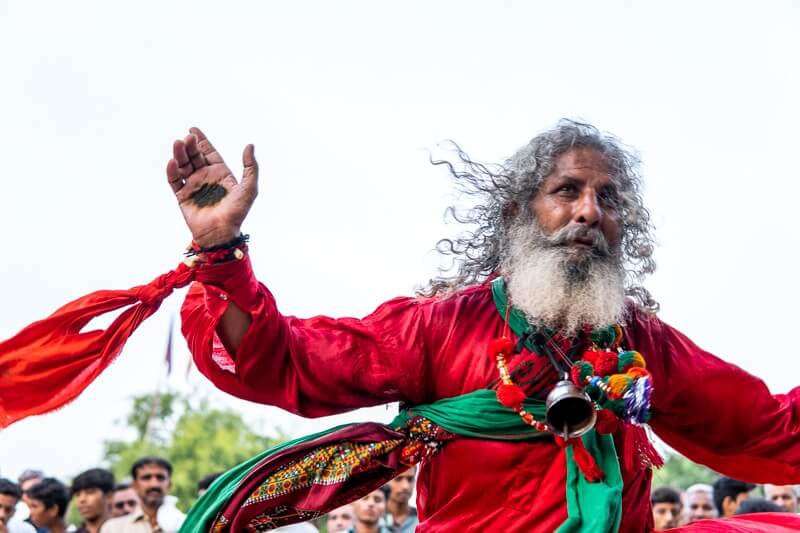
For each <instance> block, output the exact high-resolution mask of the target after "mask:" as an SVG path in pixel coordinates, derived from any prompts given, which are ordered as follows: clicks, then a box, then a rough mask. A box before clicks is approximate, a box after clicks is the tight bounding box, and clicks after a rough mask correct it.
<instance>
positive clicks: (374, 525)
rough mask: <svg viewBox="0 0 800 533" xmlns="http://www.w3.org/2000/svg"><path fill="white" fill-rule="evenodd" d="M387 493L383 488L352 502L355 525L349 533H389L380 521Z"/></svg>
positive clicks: (384, 512)
mask: <svg viewBox="0 0 800 533" xmlns="http://www.w3.org/2000/svg"><path fill="white" fill-rule="evenodd" d="M388 492H389V491H388V489H387V488H386V487H385V486H384V487H382V488H380V489H377V490H373V491H372V492H370V493H369V494H367V495H366V496H364V497H363V498H359V499H358V500H356V501H354V502H353V515H355V523H354V524H353V528H352V529H351V530H350V531H351V533H391V531H390V530H389V529H388V528H387V527H386V526H384V525H383V524H382V521H383V520H382V519H383V517H384V515H385V514H386V495H387V494H388Z"/></svg>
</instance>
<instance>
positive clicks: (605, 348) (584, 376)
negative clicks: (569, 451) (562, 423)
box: [488, 278, 653, 480]
mask: <svg viewBox="0 0 800 533" xmlns="http://www.w3.org/2000/svg"><path fill="white" fill-rule="evenodd" d="M492 295H493V297H494V300H495V304H496V305H497V308H498V311H499V312H500V313H501V315H502V316H503V318H504V322H505V325H504V328H503V334H502V335H501V336H500V337H498V338H495V339H492V340H491V341H490V342H489V346H488V355H489V357H490V358H491V359H492V360H493V361H494V362H495V364H496V365H497V370H498V372H499V374H500V380H501V382H502V383H501V384H500V385H499V386H498V387H497V391H496V394H497V400H498V401H499V402H500V403H501V404H503V405H504V406H505V407H508V408H509V409H513V410H515V411H516V412H517V414H518V415H519V416H520V418H521V419H522V421H523V423H525V424H527V425H529V426H531V427H533V428H534V429H536V430H537V431H540V432H549V433H553V434H556V442H558V443H559V444H560V445H562V446H565V445H572V446H573V450H574V451H575V453H576V458H577V457H578V456H579V455H581V462H582V463H585V464H581V462H579V466H580V467H581V470H582V471H583V473H584V475H585V476H586V477H587V479H590V480H597V479H600V478H602V471H599V469H598V468H597V465H596V464H594V461H593V460H592V459H591V457H590V456H588V454H582V452H585V450H584V449H583V446H582V444H581V440H580V439H579V438H575V439H569V438H568V436H565V438H567V440H566V441H565V440H564V439H561V438H560V437H559V436H558V432H559V431H560V430H561V428H553V427H551V426H550V425H548V424H547V423H545V422H544V421H541V420H536V419H535V418H534V417H533V415H532V414H531V413H530V412H528V411H526V410H525V409H524V407H523V402H524V401H525V399H526V395H525V392H524V391H523V390H522V388H520V387H519V386H518V385H517V384H516V383H514V381H513V380H512V378H511V374H510V373H509V370H508V359H509V358H510V357H512V356H513V355H514V354H516V353H519V352H520V351H521V349H522V346H525V347H527V348H528V349H529V350H530V351H531V352H533V353H537V354H540V355H547V356H548V358H549V359H550V362H551V364H552V365H553V366H554V368H555V369H556V371H557V372H563V373H564V378H565V380H569V381H571V382H572V384H574V385H575V387H577V388H578V389H579V390H581V391H583V392H584V393H586V394H587V395H588V397H589V398H590V400H591V402H592V406H593V408H594V409H595V411H596V416H597V421H596V423H595V425H594V429H596V430H597V431H598V432H599V433H604V434H608V433H613V432H614V431H616V429H617V428H618V427H619V424H620V423H622V422H627V423H632V424H644V423H646V422H647V421H648V420H649V419H650V397H651V395H652V388H653V387H652V379H651V378H650V374H649V372H648V371H647V370H646V368H645V367H646V364H645V360H644V357H643V356H642V354H640V353H639V352H637V351H635V350H624V349H623V348H622V338H623V335H624V331H623V329H622V327H620V326H619V325H616V324H615V325H612V326H608V327H605V328H600V329H597V330H594V331H591V332H588V335H589V339H590V341H591V348H590V349H588V350H585V351H584V352H583V354H582V356H581V357H580V359H578V360H577V361H574V362H573V360H572V358H570V357H568V356H567V355H566V353H565V351H564V349H563V348H562V346H561V343H560V342H559V340H560V339H559V337H558V335H557V334H556V332H554V331H552V330H548V329H545V328H541V329H540V328H536V327H535V326H533V325H531V324H530V323H529V322H528V320H527V318H526V317H525V315H524V314H523V313H522V312H521V311H519V310H518V309H516V308H514V307H513V306H512V305H511V302H510V301H509V300H508V299H507V297H506V292H505V282H504V281H503V279H502V278H497V279H495V280H494V281H493V282H492ZM509 329H511V330H513V331H514V333H515V334H517V336H518V339H519V340H518V342H517V343H515V342H514V341H512V340H511V338H510V335H509ZM575 346H577V344H573V347H575ZM598 471H599V472H598Z"/></svg>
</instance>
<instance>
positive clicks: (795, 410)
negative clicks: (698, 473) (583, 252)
mask: <svg viewBox="0 0 800 533" xmlns="http://www.w3.org/2000/svg"><path fill="white" fill-rule="evenodd" d="M648 322H649V328H648V329H649V330H650V331H649V334H650V336H651V340H652V342H651V347H652V348H651V349H653V350H654V351H655V352H657V353H658V356H657V357H654V358H653V360H652V361H653V364H652V365H651V364H650V360H648V368H649V370H650V371H651V373H652V375H653V384H654V393H653V398H652V406H653V417H652V419H651V421H650V425H651V426H652V428H653V429H654V430H655V432H656V433H657V434H658V435H659V437H661V438H662V439H664V441H665V442H666V443H667V444H669V445H670V446H672V447H674V448H675V449H676V450H678V451H679V452H681V453H682V454H684V455H686V456H687V457H689V458H690V459H691V460H693V461H695V462H697V463H701V464H704V465H707V466H709V467H710V468H712V469H714V470H716V471H718V472H721V473H723V474H726V475H729V476H731V477H734V478H737V479H742V480H746V481H750V482H755V483H776V484H779V485H784V484H793V483H798V482H800V387H798V388H795V389H793V390H792V391H791V392H789V393H788V394H777V395H773V394H772V393H771V392H770V391H769V389H768V388H767V386H766V385H765V384H764V382H763V381H761V380H760V379H758V378H757V377H755V376H752V375H751V374H749V373H747V372H745V371H744V370H742V369H741V368H739V367H737V366H735V365H733V364H730V363H727V362H725V361H722V360H721V359H719V358H717V357H715V356H713V355H711V354H710V353H708V352H706V351H704V350H702V349H700V348H698V347H697V346H696V345H695V344H694V343H693V342H692V341H691V340H689V338H687V337H686V336H685V335H683V334H682V333H680V332H679V331H677V330H676V329H674V328H672V327H670V326H668V325H666V324H664V323H662V322H660V321H658V320H656V319H650V320H648ZM644 355H645V357H647V354H644Z"/></svg>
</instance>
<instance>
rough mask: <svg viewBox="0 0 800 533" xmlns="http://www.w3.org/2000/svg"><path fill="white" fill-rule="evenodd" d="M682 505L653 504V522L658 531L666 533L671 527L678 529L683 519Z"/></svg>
mask: <svg viewBox="0 0 800 533" xmlns="http://www.w3.org/2000/svg"><path fill="white" fill-rule="evenodd" d="M681 507H682V506H681V504H679V503H671V502H661V503H654V504H653V522H654V524H655V528H656V531H664V530H665V529H669V528H671V527H678V522H679V520H680V517H681Z"/></svg>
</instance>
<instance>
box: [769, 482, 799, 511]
mask: <svg viewBox="0 0 800 533" xmlns="http://www.w3.org/2000/svg"><path fill="white" fill-rule="evenodd" d="M764 497H765V498H766V499H768V500H769V501H771V502H772V503H775V504H777V505H780V506H781V507H783V508H784V509H785V510H786V512H788V513H796V512H797V487H795V486H794V485H770V484H766V485H764Z"/></svg>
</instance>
